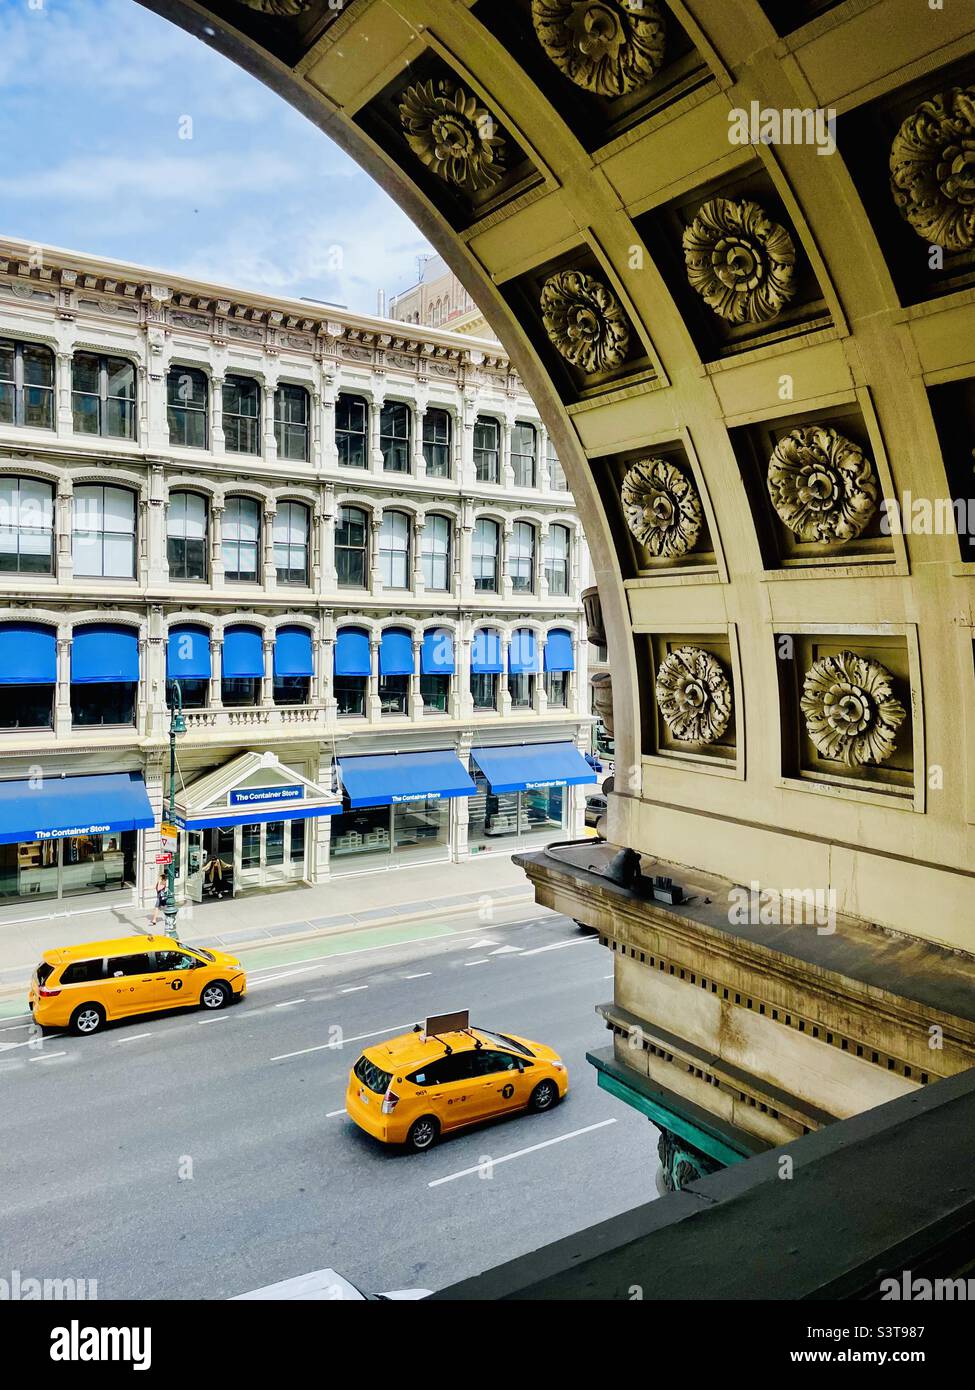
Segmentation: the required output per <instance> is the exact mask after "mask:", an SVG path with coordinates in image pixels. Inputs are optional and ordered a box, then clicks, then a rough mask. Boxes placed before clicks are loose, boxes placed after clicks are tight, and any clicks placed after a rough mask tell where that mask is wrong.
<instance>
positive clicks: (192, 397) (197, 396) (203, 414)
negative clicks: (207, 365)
mask: <svg viewBox="0 0 975 1390" xmlns="http://www.w3.org/2000/svg"><path fill="white" fill-rule="evenodd" d="M209 400H210V384H209V382H208V381H207V377H206V373H205V372H201V371H200V370H199V368H198V367H170V369H169V375H168V376H167V378H166V405H167V409H166V415H167V419H168V420H169V442H170V444H174V445H178V446H179V447H180V448H183V449H205V448H206V447H207V445H208V443H209V438H210V435H209V425H208V421H207V416H208V413H209V412H208V405H209Z"/></svg>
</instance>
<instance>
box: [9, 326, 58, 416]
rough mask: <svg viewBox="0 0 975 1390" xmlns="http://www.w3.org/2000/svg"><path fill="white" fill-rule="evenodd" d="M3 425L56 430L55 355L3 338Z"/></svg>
mask: <svg viewBox="0 0 975 1390" xmlns="http://www.w3.org/2000/svg"><path fill="white" fill-rule="evenodd" d="M0 424H3V425H29V426H31V427H32V428H35V429H43V430H53V428H54V353H53V352H52V351H51V349H50V348H49V347H43V346H42V345H41V344H40V343H17V342H14V341H13V340H12V339H10V338H0Z"/></svg>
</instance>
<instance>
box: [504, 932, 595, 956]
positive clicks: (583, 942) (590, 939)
mask: <svg viewBox="0 0 975 1390" xmlns="http://www.w3.org/2000/svg"><path fill="white" fill-rule="evenodd" d="M598 945H599V939H598V938H597V937H595V936H584V937H582V938H581V939H580V940H578V941H575V940H573V941H553V942H552V943H551V945H549V946H533V947H532V949H531V950H530V951H522V953H521V954H522V955H523V956H540V955H541V954H542V952H543V951H562V950H564V949H565V947H566V946H598Z"/></svg>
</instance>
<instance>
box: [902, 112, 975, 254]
mask: <svg viewBox="0 0 975 1390" xmlns="http://www.w3.org/2000/svg"><path fill="white" fill-rule="evenodd" d="M890 187H891V192H892V193H893V195H894V201H895V202H896V204H897V206H898V208H899V209H900V212H901V216H902V217H904V218H905V219H906V220H907V221H908V222H909V223H910V224H911V226H912V227H913V228H914V230H915V231H916V232H917V234H918V236H920V237H923V238H924V240H925V241H927V242H929V243H930V242H933V243H934V244H935V245H936V246H943V247H944V249H945V250H946V251H971V250H972V248H973V247H975V87H952V88H951V90H950V91H947V92H941V93H940V94H939V95H938V96H935V97H931V98H930V99H929V100H928V101H922V102H921V105H920V106H919V107H918V108H917V110H916V111H914V112H912V114H911V115H910V116H908V117H907V119H906V120H905V121H904V122H903V124H902V125H901V128H900V130H899V131H898V132H897V134H896V135H895V136H894V143H893V145H892V146H891V150H890Z"/></svg>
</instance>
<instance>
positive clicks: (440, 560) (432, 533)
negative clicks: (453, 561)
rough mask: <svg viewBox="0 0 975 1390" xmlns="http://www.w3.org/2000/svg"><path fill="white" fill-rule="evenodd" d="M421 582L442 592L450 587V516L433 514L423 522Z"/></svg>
mask: <svg viewBox="0 0 975 1390" xmlns="http://www.w3.org/2000/svg"><path fill="white" fill-rule="evenodd" d="M423 583H424V585H425V587H426V588H427V589H436V590H438V591H443V592H445V591H446V590H448V589H449V588H450V517H447V516H440V515H437V514H435V515H433V516H428V517H427V519H426V521H425V522H424V523H423Z"/></svg>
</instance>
